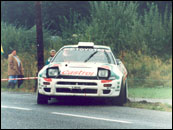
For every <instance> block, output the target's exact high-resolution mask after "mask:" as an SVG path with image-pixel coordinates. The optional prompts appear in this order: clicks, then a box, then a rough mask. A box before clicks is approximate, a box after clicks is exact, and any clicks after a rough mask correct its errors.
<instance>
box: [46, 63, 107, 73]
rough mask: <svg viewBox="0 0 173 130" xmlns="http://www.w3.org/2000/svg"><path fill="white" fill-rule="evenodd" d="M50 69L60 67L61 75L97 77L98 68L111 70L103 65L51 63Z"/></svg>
mask: <svg viewBox="0 0 173 130" xmlns="http://www.w3.org/2000/svg"><path fill="white" fill-rule="evenodd" d="M50 67H59V70H60V75H72V76H97V71H98V68H105V69H110V67H109V66H108V65H105V64H103V63H83V62H63V63H51V64H50V65H49V66H48V68H50Z"/></svg>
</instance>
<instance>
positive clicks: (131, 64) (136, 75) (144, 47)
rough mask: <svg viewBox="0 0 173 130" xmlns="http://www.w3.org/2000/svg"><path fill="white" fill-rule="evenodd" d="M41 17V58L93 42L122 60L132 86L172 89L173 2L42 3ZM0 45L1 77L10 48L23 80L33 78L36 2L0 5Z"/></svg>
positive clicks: (14, 2) (4, 72) (35, 65)
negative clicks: (1, 52) (0, 53)
mask: <svg viewBox="0 0 173 130" xmlns="http://www.w3.org/2000/svg"><path fill="white" fill-rule="evenodd" d="M42 19H43V27H44V29H43V32H44V48H45V49H44V50H45V51H44V55H45V60H46V59H47V58H48V57H49V51H50V49H56V50H58V49H59V48H60V47H62V46H63V45H66V44H77V43H78V42H79V41H92V42H94V43H95V44H99V45H100V44H101V45H107V46H110V47H111V49H112V51H113V53H114V54H115V56H116V57H117V58H120V59H121V60H122V61H123V62H124V64H125V65H126V67H127V69H128V72H129V83H130V86H147V87H155V86H164V87H165V86H169V87H172V2H164V1H158V2H146V1H145V2H130V1H128V2H123V1H96V2H95V1H91V2H88V1H72V2H68V1H52V2H42ZM1 44H2V45H3V49H4V52H5V53H4V55H3V56H1V70H3V71H1V77H4V78H5V77H6V76H7V68H6V65H7V57H8V54H9V53H10V49H11V48H16V50H17V54H18V55H19V56H20V57H21V59H22V61H23V62H24V67H25V76H35V75H36V72H37V61H36V57H37V54H36V28H35V7H34V2H30V1H13V2H12V1H3V2H1ZM170 70H171V71H170ZM149 79H150V80H149ZM134 81H135V82H134ZM28 82H29V81H28ZM136 83H137V84H136ZM25 85H26V86H30V87H31V88H32V85H33V83H31V84H29V83H28V84H26V83H25Z"/></svg>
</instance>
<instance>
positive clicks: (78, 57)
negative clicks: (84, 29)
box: [52, 48, 114, 64]
mask: <svg viewBox="0 0 173 130" xmlns="http://www.w3.org/2000/svg"><path fill="white" fill-rule="evenodd" d="M52 62H85V63H86V62H94V63H109V64H114V60H113V57H112V54H111V51H110V50H106V49H94V48H64V49H62V50H61V51H60V52H59V53H58V54H57V55H56V56H55V58H54V59H53V61H52Z"/></svg>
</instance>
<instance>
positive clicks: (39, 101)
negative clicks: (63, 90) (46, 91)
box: [37, 92, 48, 104]
mask: <svg viewBox="0 0 173 130" xmlns="http://www.w3.org/2000/svg"><path fill="white" fill-rule="evenodd" d="M37 104H48V97H47V96H45V95H42V94H40V93H39V92H38V93H37Z"/></svg>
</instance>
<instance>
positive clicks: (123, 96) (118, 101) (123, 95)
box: [111, 80, 127, 106]
mask: <svg viewBox="0 0 173 130" xmlns="http://www.w3.org/2000/svg"><path fill="white" fill-rule="evenodd" d="M126 102H127V80H126V81H125V85H123V81H122V83H121V90H120V95H119V96H118V97H114V98H111V104H112V105H118V106H123V104H125V103H126Z"/></svg>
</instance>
